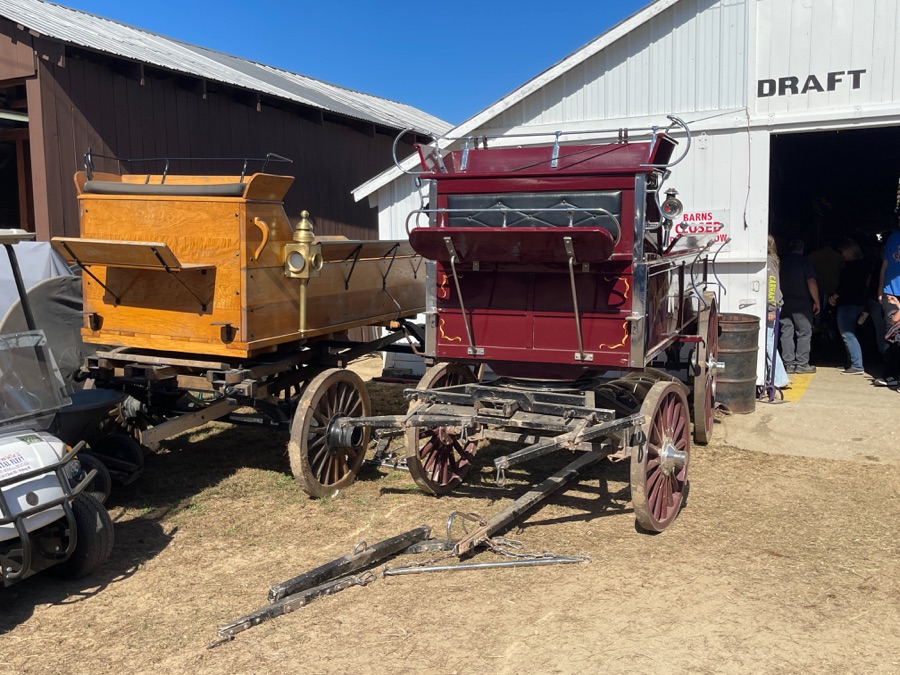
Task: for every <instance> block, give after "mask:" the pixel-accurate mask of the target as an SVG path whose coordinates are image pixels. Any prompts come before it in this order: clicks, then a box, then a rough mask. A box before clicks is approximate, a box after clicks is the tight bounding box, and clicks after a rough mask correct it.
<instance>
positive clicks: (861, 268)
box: [828, 239, 869, 375]
mask: <svg viewBox="0 0 900 675" xmlns="http://www.w3.org/2000/svg"><path fill="white" fill-rule="evenodd" d="M837 250H838V251H839V252H840V254H841V256H842V257H843V259H844V269H842V270H841V276H840V279H839V280H838V285H837V288H836V289H835V291H834V293H832V294H831V295H829V296H828V304H829V305H831V306H832V307H835V308H836V319H837V327H838V332H839V333H840V334H841V340H843V341H844V348H845V349H846V351H847V358H848V360H849V362H850V364H849V365H848V366H847V367H846V368H844V369H843V370H842V371H841V372H842V373H843V374H844V375H861V374H862V373H864V372H865V370H864V369H863V358H862V348H861V347H860V346H859V340H857V339H856V326H857V325H858V321H857V320H858V319H859V315H860V314H862V311H863V307H865V304H866V287H867V286H868V285H869V266H868V264H867V263H866V260H865V256H863V252H862V250H861V249H860V248H859V246H858V245H857V243H856V242H855V241H853V240H852V239H844V240H842V241H841V242H840V243H839V244H838V246H837Z"/></svg>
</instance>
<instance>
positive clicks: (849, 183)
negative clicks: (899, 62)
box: [769, 127, 900, 251]
mask: <svg viewBox="0 0 900 675" xmlns="http://www.w3.org/2000/svg"><path fill="white" fill-rule="evenodd" d="M770 170H771V172H770V183H769V232H770V233H771V234H772V235H774V236H775V237H776V238H777V239H781V240H786V239H790V238H794V237H799V238H800V239H803V240H804V242H805V243H806V248H807V251H812V250H815V249H818V248H820V247H821V246H823V245H825V244H826V243H828V242H829V241H833V240H834V239H836V238H840V237H847V236H849V237H851V238H853V239H855V240H857V241H858V243H860V244H861V245H863V244H864V243H865V241H866V240H868V239H869V238H870V237H871V235H873V234H874V233H877V232H880V231H883V230H885V229H887V228H889V227H891V226H892V225H893V224H894V223H895V222H896V219H897V214H896V213H895V209H896V207H897V198H898V181H900V127H881V128H875V129H848V130H841V131H818V132H810V133H793V134H777V135H773V136H772V147H771V155H770Z"/></svg>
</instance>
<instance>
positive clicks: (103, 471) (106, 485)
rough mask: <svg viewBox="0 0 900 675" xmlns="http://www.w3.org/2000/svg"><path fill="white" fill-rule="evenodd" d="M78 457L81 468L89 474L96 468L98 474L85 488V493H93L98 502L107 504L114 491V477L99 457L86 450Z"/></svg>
mask: <svg viewBox="0 0 900 675" xmlns="http://www.w3.org/2000/svg"><path fill="white" fill-rule="evenodd" d="M76 459H77V460H78V462H79V463H80V464H81V469H82V470H83V471H84V473H85V474H87V473H88V472H89V471H93V470H96V472H97V475H96V476H94V479H93V480H92V481H91V482H90V483H88V486H87V487H86V488H85V489H84V491H85V493H87V494H89V495H92V496H93V497H94V498H95V499H96V500H97V501H98V502H100V503H101V504H105V503H106V500H107V499H109V493H110V492H112V477H111V476H110V475H109V470H108V469H107V468H106V465H105V464H104V463H103V462H102V461H101V460H100V459H99V458H98V457H94V456H93V455H90V454H88V453H86V452H79V453H78V455H77V456H76Z"/></svg>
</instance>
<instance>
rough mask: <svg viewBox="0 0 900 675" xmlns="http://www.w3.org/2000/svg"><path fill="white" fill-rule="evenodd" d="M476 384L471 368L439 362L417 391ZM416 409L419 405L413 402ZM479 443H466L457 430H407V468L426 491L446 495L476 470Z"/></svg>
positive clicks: (440, 428)
mask: <svg viewBox="0 0 900 675" xmlns="http://www.w3.org/2000/svg"><path fill="white" fill-rule="evenodd" d="M474 381H475V375H474V374H473V373H472V371H471V369H469V368H467V367H466V366H462V365H460V364H458V363H439V364H437V365H435V366H432V367H431V368H429V369H428V371H427V372H426V373H425V375H423V376H422V379H421V380H420V381H419V384H418V385H417V386H416V389H436V388H438V387H452V386H454V385H457V384H469V383H471V382H474ZM412 405H413V406H417V405H419V404H418V403H417V402H415V401H413V403H412ZM475 445H476V443H475V441H469V440H467V441H463V440H462V439H461V437H460V435H459V430H458V429H456V428H454V427H434V428H430V429H428V428H425V427H410V428H409V429H408V430H407V431H406V466H407V468H409V474H410V475H411V476H412V478H413V480H414V481H415V483H416V485H418V486H419V487H420V488H421V489H422V491H423V492H427V493H428V494H432V495H443V494H447V493H448V492H452V491H453V490H455V489H456V487H457V486H458V485H459V484H460V483H462V481H463V479H465V477H466V474H468V473H469V470H470V469H471V468H472V460H473V459H474V457H475Z"/></svg>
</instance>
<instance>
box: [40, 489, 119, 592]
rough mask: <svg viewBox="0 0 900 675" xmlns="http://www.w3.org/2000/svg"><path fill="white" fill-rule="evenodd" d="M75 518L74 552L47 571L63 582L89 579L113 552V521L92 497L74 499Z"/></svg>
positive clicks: (85, 495) (85, 496) (78, 496)
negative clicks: (65, 580)
mask: <svg viewBox="0 0 900 675" xmlns="http://www.w3.org/2000/svg"><path fill="white" fill-rule="evenodd" d="M72 513H73V514H74V516H75V537H76V540H75V550H74V551H72V555H70V556H69V557H68V558H67V559H66V560H65V561H63V562H61V563H59V564H58V565H55V566H53V567H51V568H49V569H48V570H47V573H48V574H51V575H52V576H55V577H59V578H62V579H79V578H81V577H83V576H87V575H88V574H90V573H91V572H93V571H94V570H96V569H97V568H98V567H100V565H102V564H103V563H105V562H106V561H107V560H108V559H109V555H110V553H112V549H113V541H114V538H115V537H114V532H113V523H112V519H110V517H109V513H107V512H106V509H105V508H104V506H103V504H101V503H100V502H99V501H97V499H96V498H95V497H93V496H92V495H89V494H86V493H84V492H82V493H81V494H78V495H75V499H73V500H72Z"/></svg>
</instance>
